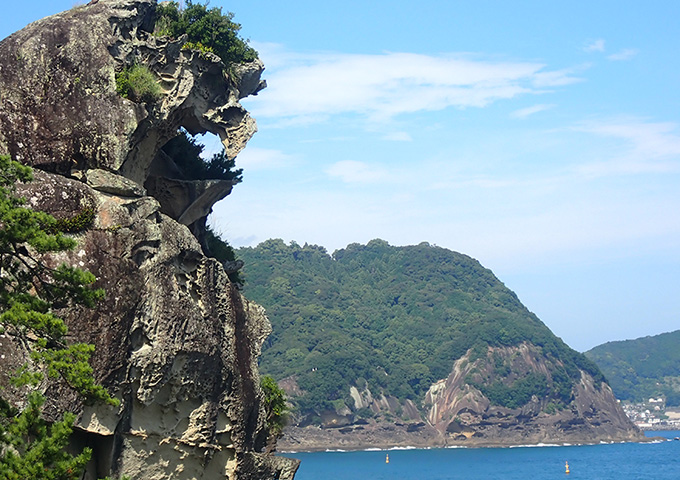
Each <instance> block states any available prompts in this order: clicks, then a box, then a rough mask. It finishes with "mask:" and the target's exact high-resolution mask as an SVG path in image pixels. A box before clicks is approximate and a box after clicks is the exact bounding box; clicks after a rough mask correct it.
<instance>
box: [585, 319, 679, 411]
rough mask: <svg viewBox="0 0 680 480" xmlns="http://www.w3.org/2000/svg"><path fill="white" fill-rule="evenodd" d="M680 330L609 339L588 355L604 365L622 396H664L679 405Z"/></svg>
mask: <svg viewBox="0 0 680 480" xmlns="http://www.w3.org/2000/svg"><path fill="white" fill-rule="evenodd" d="M678 345H680V330H677V331H675V332H670V333H662V334H661V335H655V336H651V337H643V338H638V339H635V340H625V341H620V342H609V343H605V344H603V345H599V346H597V347H595V348H593V349H592V350H589V351H587V352H586V353H585V355H586V356H587V357H588V358H590V359H591V360H593V361H594V362H595V363H597V365H598V366H599V367H600V368H601V369H602V371H603V372H604V374H605V376H606V377H607V380H608V381H609V384H610V385H611V387H612V389H613V390H614V394H615V395H616V397H617V398H618V399H620V400H630V401H633V402H641V401H646V400H648V399H649V398H650V397H655V398H656V397H658V396H663V397H665V398H666V404H667V405H674V406H678V405H680V348H678Z"/></svg>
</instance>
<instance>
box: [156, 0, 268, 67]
mask: <svg viewBox="0 0 680 480" xmlns="http://www.w3.org/2000/svg"><path fill="white" fill-rule="evenodd" d="M233 19H234V14H233V13H231V12H227V13H226V14H223V13H222V8H220V7H213V8H208V5H207V4H205V5H201V4H197V3H193V2H192V1H191V0H187V1H186V4H185V7H184V8H180V5H179V3H178V2H167V3H163V4H160V5H158V7H157V8H156V27H155V31H154V33H156V34H157V35H167V36H170V37H173V38H179V37H180V36H182V35H186V36H187V41H188V42H189V43H188V44H189V45H191V46H192V47H195V49H197V50H200V51H202V52H206V51H209V52H211V53H215V54H217V56H219V57H220V58H221V59H222V61H223V62H224V64H225V65H226V66H229V65H230V64H233V63H246V62H252V61H253V60H255V59H256V58H257V52H256V51H255V49H253V48H252V47H251V46H250V45H248V42H247V41H245V40H243V39H242V38H241V37H239V31H240V30H241V25H239V24H238V23H236V22H234V21H233Z"/></svg>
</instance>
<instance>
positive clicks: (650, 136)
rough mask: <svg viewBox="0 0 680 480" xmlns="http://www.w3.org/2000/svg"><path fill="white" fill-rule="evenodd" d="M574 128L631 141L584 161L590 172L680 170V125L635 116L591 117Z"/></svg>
mask: <svg viewBox="0 0 680 480" xmlns="http://www.w3.org/2000/svg"><path fill="white" fill-rule="evenodd" d="M574 130H576V131H581V132H587V133H591V134H595V135H598V136H603V137H610V138H616V139H619V140H623V141H624V143H625V144H626V145H627V146H626V147H625V148H624V149H622V150H621V151H620V152H612V154H611V158H610V159H609V160H605V161H602V162H596V163H591V164H587V165H583V166H582V167H581V168H580V171H581V172H582V173H585V174H587V175H590V176H606V175H616V174H619V175H620V174H639V173H663V172H680V126H679V125H678V124H676V123H672V122H645V121H643V120H640V119H635V118H624V119H614V120H605V121H591V122H587V123H583V124H581V125H578V126H576V127H574Z"/></svg>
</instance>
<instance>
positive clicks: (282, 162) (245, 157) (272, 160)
mask: <svg viewBox="0 0 680 480" xmlns="http://www.w3.org/2000/svg"><path fill="white" fill-rule="evenodd" d="M293 161H295V158H294V157H293V156H292V155H289V154H287V153H284V152H282V151H280V150H273V149H267V148H257V147H248V148H246V149H245V150H243V151H242V152H241V153H240V154H239V155H238V157H237V158H236V164H237V166H238V167H239V168H243V169H244V170H246V171H253V170H268V169H272V168H283V167H287V166H290V164H291V162H293Z"/></svg>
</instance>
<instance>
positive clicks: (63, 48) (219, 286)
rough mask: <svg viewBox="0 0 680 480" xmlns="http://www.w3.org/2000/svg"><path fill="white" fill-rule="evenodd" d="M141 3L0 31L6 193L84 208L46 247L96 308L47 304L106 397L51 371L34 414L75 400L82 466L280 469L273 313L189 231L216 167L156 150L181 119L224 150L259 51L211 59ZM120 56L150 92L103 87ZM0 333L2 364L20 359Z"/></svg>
mask: <svg viewBox="0 0 680 480" xmlns="http://www.w3.org/2000/svg"><path fill="white" fill-rule="evenodd" d="M155 8H156V2H155V1H152V0H99V1H98V2H91V3H90V4H88V5H85V6H77V7H74V8H73V9H71V10H70V11H67V12H64V13H62V14H59V15H55V16H52V17H49V18H46V19H43V20H40V21H38V22H35V23H33V24H31V25H29V26H28V27H26V28H25V29H23V30H21V31H20V32H17V33H15V34H14V35H12V36H10V37H8V38H6V39H5V40H3V41H2V42H1V43H0V102H1V104H0V154H10V155H11V156H12V157H13V158H15V159H17V160H20V161H22V162H24V163H26V164H28V165H31V166H33V167H34V168H36V169H37V170H36V173H35V181H34V182H32V183H31V184H29V185H24V186H22V187H21V193H22V195H23V196H24V197H25V198H26V199H27V201H28V204H29V205H30V206H31V208H35V209H40V210H43V211H47V212H49V213H51V214H53V215H54V216H56V217H57V218H71V217H74V216H76V215H78V214H79V213H81V212H83V211H85V210H88V209H92V210H93V211H94V212H95V218H94V225H93V226H92V228H89V229H88V230H86V231H84V232H82V233H79V234H77V235H76V239H77V242H78V246H77V248H76V249H75V250H74V251H72V252H69V253H67V254H61V255H59V256H55V257H52V258H50V259H48V261H51V262H54V264H57V263H59V262H67V263H70V264H73V265H77V266H80V267H82V268H85V269H87V270H89V271H91V272H92V273H94V274H95V275H96V276H97V278H98V281H97V285H98V286H100V287H103V288H104V289H105V290H106V300H105V301H104V302H103V303H102V304H101V305H100V306H99V307H98V308H96V309H94V310H87V309H82V310H77V311H75V310H69V311H66V312H62V314H63V316H64V317H65V319H66V321H67V324H68V325H69V329H70V332H71V335H73V337H75V338H76V339H77V340H81V341H86V342H90V343H93V344H94V345H95V346H96V353H95V356H94V358H93V366H94V369H95V374H96V377H97V380H99V381H100V382H101V383H102V384H103V385H104V386H106V387H107V388H108V389H109V390H110V391H111V392H112V393H113V394H114V395H115V396H116V397H117V398H119V399H120V400H121V406H120V408H112V407H107V406H98V405H97V406H91V405H82V404H80V403H78V399H77V398H75V397H74V395H73V394H72V393H71V392H70V391H69V390H67V389H65V388H63V386H62V385H60V384H58V383H51V384H46V385H45V386H44V388H45V389H46V394H47V397H48V400H49V403H48V406H47V413H48V415H54V416H55V417H56V416H57V415H58V414H59V412H61V411H63V410H65V409H70V410H75V411H76V413H77V414H78V415H79V418H78V423H77V427H78V434H77V436H76V441H77V442H78V443H82V444H83V445H89V446H91V447H92V448H93V449H94V460H93V462H91V465H90V467H89V470H88V473H87V477H86V478H88V479H91V478H100V477H103V476H106V475H112V476H118V475H128V476H129V477H130V478H132V479H145V480H154V479H208V478H210V479H213V478H229V479H264V478H281V479H284V478H288V479H290V478H292V477H293V475H294V473H295V470H296V468H297V461H294V460H288V459H285V458H281V457H274V456H272V455H270V454H265V453H263V452H264V450H265V447H266V446H267V442H268V441H269V440H271V438H268V437H269V432H268V428H267V425H266V422H265V412H264V407H263V405H262V392H261V389H260V386H259V374H258V369H257V358H258V356H259V354H260V347H261V345H262V342H263V341H264V339H265V337H266V336H267V335H268V334H269V332H270V328H271V327H270V325H269V322H268V320H267V318H266V316H265V314H264V311H263V309H262V308H260V307H259V306H257V305H255V304H253V303H251V302H249V301H248V300H246V299H245V298H243V297H242V295H241V293H240V292H239V291H238V289H237V288H236V287H235V285H234V284H232V283H230V281H229V278H228V276H227V274H226V272H225V270H224V268H223V266H222V265H221V264H220V263H219V262H217V261H216V260H214V259H211V258H208V257H206V256H205V255H204V251H203V249H202V248H201V245H200V243H199V241H198V240H197V238H196V237H197V235H196V233H197V232H199V233H200V231H201V228H202V226H203V225H204V222H205V217H206V216H207V214H208V213H209V212H210V209H211V207H212V205H213V204H214V203H215V202H216V201H218V200H220V199H221V198H224V196H226V195H227V194H228V193H229V192H230V191H231V188H232V184H231V182H228V181H191V180H188V179H185V178H178V177H177V176H176V175H174V174H173V172H172V169H171V168H170V165H167V164H165V163H164V158H163V157H162V156H161V155H159V149H160V148H161V147H162V146H163V145H164V144H165V143H166V142H167V141H168V140H169V139H171V138H172V137H173V136H175V135H176V134H177V131H178V129H179V128H180V127H184V128H185V129H187V130H188V131H189V132H191V133H199V132H211V133H213V134H216V135H219V136H220V138H221V139H222V142H223V144H224V146H225V148H226V150H227V153H228V154H229V155H230V156H232V157H233V156H235V155H236V154H237V153H238V152H239V151H240V150H241V149H242V148H243V147H244V146H245V143H246V142H247V141H248V139H249V138H250V136H251V135H252V134H253V133H254V131H255V129H256V128H255V122H254V120H252V119H251V118H250V116H249V115H248V113H247V112H246V111H245V110H244V109H243V108H242V107H241V105H240V104H239V99H240V98H243V97H245V96H247V95H250V94H254V93H257V91H258V90H259V89H261V88H262V87H263V86H264V84H263V82H261V81H260V74H261V72H262V70H263V67H262V64H261V63H260V62H259V61H255V62H252V63H249V64H245V65H239V66H232V67H231V68H230V69H225V68H224V65H223V64H222V62H221V61H220V59H219V58H218V57H216V56H214V55H210V54H200V53H199V52H196V51H192V50H183V49H182V48H181V47H182V44H183V39H178V40H171V39H168V38H165V37H158V36H154V35H152V34H151V31H152V30H153V25H154V20H155V19H154V14H155ZM133 63H136V64H143V65H146V66H147V67H149V69H150V70H151V71H152V72H154V73H155V74H156V75H157V77H158V81H159V82H160V83H161V85H162V89H163V93H162V96H161V98H160V99H159V100H158V101H155V102H150V103H135V102H133V101H131V100H128V99H125V98H122V97H121V96H120V95H119V94H118V93H117V92H116V81H115V75H116V72H120V71H121V70H122V69H123V68H125V67H126V66H129V65H131V64H133ZM225 71H229V72H230V73H229V74H226V73H225ZM198 236H199V237H200V235H198ZM2 341H3V349H5V350H3V352H5V351H7V352H12V355H11V356H10V357H9V358H8V359H7V361H4V360H3V362H4V363H3V364H2V368H0V370H2V371H3V374H6V373H7V371H8V369H9V368H11V367H12V362H13V361H14V362H16V361H23V360H24V358H23V357H22V355H23V352H22V351H21V349H20V348H18V347H17V346H16V345H11V342H9V339H3V340H2ZM8 343H10V344H9V345H8ZM3 358H4V356H3Z"/></svg>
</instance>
